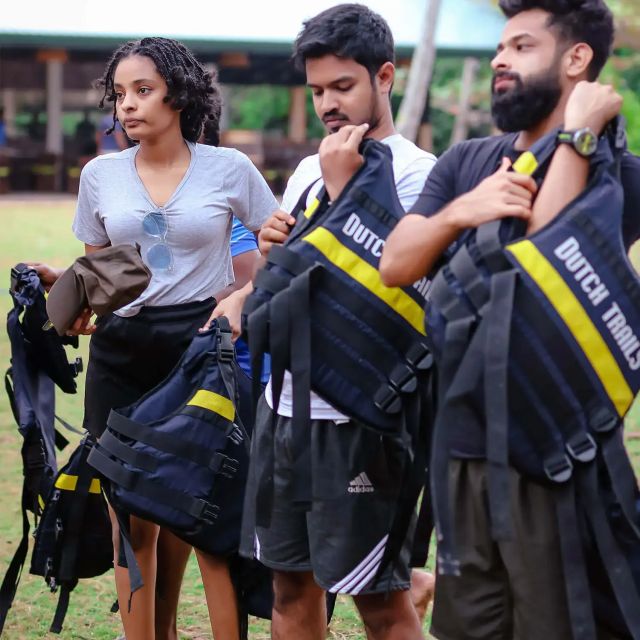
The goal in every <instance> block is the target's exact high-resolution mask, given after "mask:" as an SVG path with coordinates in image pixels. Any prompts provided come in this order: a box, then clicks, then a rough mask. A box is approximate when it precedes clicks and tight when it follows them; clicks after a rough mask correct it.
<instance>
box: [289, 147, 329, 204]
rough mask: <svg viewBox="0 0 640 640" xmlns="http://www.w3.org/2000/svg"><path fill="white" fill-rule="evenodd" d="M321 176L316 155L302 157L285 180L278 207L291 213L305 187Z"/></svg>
mask: <svg viewBox="0 0 640 640" xmlns="http://www.w3.org/2000/svg"><path fill="white" fill-rule="evenodd" d="M321 178H322V173H321V171H320V160H319V159H318V156H317V155H314V156H308V157H306V158H304V160H302V161H301V162H300V164H299V165H298V166H297V167H296V170H295V171H294V172H293V174H292V175H291V177H290V178H289V180H288V181H287V187H286V189H285V190H284V194H283V196H282V205H281V207H280V208H281V209H282V210H283V211H286V212H287V213H292V212H293V210H294V209H295V208H296V205H297V204H298V200H300V196H301V195H302V194H303V192H304V191H305V189H307V187H308V186H309V185H311V184H313V183H314V182H318V181H319V180H320V179H321ZM305 206H306V203H305Z"/></svg>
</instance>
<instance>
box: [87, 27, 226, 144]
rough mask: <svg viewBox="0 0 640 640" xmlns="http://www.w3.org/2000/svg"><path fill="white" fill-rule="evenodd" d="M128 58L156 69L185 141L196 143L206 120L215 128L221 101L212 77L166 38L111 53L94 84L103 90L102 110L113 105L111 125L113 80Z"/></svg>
mask: <svg viewBox="0 0 640 640" xmlns="http://www.w3.org/2000/svg"><path fill="white" fill-rule="evenodd" d="M130 56H146V57H147V58H150V59H151V60H152V61H153V63H154V64H155V66H156V69H157V70H158V73H159V74H160V75H161V76H162V78H163V79H164V81H165V82H166V83H167V88H168V91H167V95H166V97H165V98H164V101H165V102H169V103H170V105H171V108H173V109H175V110H176V111H178V110H181V111H180V129H181V131H182V136H183V138H185V140H188V141H189V142H196V141H197V140H198V138H199V137H200V134H201V133H202V129H203V126H204V123H205V121H206V120H209V121H215V122H212V123H211V125H210V126H212V127H213V128H214V129H216V128H217V127H219V122H220V112H221V109H222V98H221V96H220V90H219V88H218V85H217V83H216V76H215V74H213V73H209V72H208V71H206V70H205V69H204V68H203V66H202V65H201V64H200V63H199V62H198V61H197V60H196V58H195V57H194V55H193V54H192V53H191V51H189V49H187V47H185V46H184V45H183V44H182V43H180V42H178V41H176V40H171V39H170V38H156V37H154V38H142V40H135V41H131V42H127V43H126V44H123V45H122V46H121V47H119V48H118V49H116V51H114V53H113V55H112V56H111V59H110V60H109V62H108V63H107V66H106V67H105V70H104V74H103V76H102V78H100V79H98V80H97V81H96V85H97V86H98V87H99V88H102V89H104V95H103V96H102V99H101V100H100V104H99V106H100V108H103V106H104V102H105V100H107V101H108V102H113V126H112V127H111V128H110V129H107V131H106V133H107V134H110V133H112V132H113V130H114V129H115V126H116V93H115V89H114V86H113V77H114V74H115V71H116V67H117V66H118V64H119V63H120V62H121V61H122V60H123V59H124V58H129V57H130Z"/></svg>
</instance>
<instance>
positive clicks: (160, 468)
mask: <svg viewBox="0 0 640 640" xmlns="http://www.w3.org/2000/svg"><path fill="white" fill-rule="evenodd" d="M236 370H237V365H236V364H235V360H234V354H233V346H232V343H231V340H230V330H229V328H228V322H227V321H226V319H224V318H223V319H219V320H218V321H217V322H216V323H214V324H213V325H212V328H211V329H210V330H208V331H205V332H202V333H199V334H198V335H196V336H195V338H194V339H193V341H192V342H191V344H190V346H189V348H188V349H187V351H186V352H185V354H184V355H183V357H182V359H181V360H180V362H179V363H178V364H177V365H176V367H175V369H174V370H173V372H172V373H171V374H170V375H169V376H168V377H167V378H166V379H165V380H164V381H163V382H162V383H161V384H160V385H158V386H157V387H156V388H154V389H152V390H151V391H150V392H149V393H147V394H146V395H145V396H143V397H142V398H141V399H140V400H139V401H138V402H136V403H134V404H133V405H131V406H129V407H126V408H123V409H118V410H117V411H114V412H112V415H114V414H117V415H116V418H117V417H118V416H123V417H124V418H126V419H127V421H125V423H124V426H120V425H119V422H121V421H118V420H117V419H111V418H110V419H109V420H108V422H107V424H108V426H107V431H106V432H105V433H106V434H108V436H107V437H105V438H100V439H99V440H98V444H97V446H96V448H95V451H93V452H92V453H91V455H90V456H89V463H90V464H92V465H93V466H94V467H95V468H96V469H97V470H98V471H100V472H101V473H102V474H103V475H104V476H105V477H107V478H108V479H109V480H110V481H111V482H110V491H109V499H110V501H111V502H112V504H113V505H114V506H115V507H116V508H117V509H118V510H119V511H121V512H124V513H130V514H133V515H136V516H138V517H141V518H144V519H146V520H150V521H152V522H155V523H157V524H159V525H161V526H164V527H167V528H169V529H171V530H172V531H174V532H175V533H176V535H178V536H179V537H181V538H182V539H184V540H185V541H187V542H189V543H190V544H193V545H194V546H195V547H196V548H199V549H202V550H203V551H207V552H209V553H213V554H216V555H227V554H231V553H233V552H235V551H236V550H237V548H238V545H239V533H240V518H241V513H242V501H243V495H244V486H245V482H246V470H247V467H248V447H249V436H248V434H247V433H246V431H245V429H244V427H243V426H242V423H241V421H240V420H239V419H238V415H237V414H234V417H233V418H232V419H231V420H229V419H227V418H225V417H223V416H222V415H219V414H218V413H215V412H213V411H209V410H207V409H204V408H202V407H201V406H197V405H189V404H188V403H189V402H190V401H191V400H193V399H194V398H195V397H197V396H196V394H197V392H198V391H203V390H204V391H205V392H209V393H214V394H217V395H218V396H222V397H224V398H226V399H227V401H230V402H231V403H233V406H234V407H237V406H238V387H237V383H236V375H240V373H236ZM243 388H244V389H245V390H246V388H247V381H246V380H245V381H243ZM234 411H235V410H234ZM129 421H130V422H131V425H132V428H133V427H134V426H135V427H136V429H137V430H131V429H127V428H125V426H126V424H127V423H128V422H129ZM136 433H138V434H139V436H140V437H139V438H137V439H136V438H134V437H132V436H133V435H135V434H136ZM147 433H148V436H147V435H145V434H147ZM113 439H116V440H118V441H119V442H120V445H121V446H126V447H128V448H129V449H130V450H131V452H132V457H131V456H128V460H130V461H127V460H125V459H123V458H122V457H119V456H118V453H119V448H118V447H113V446H112V445H110V444H109V443H110V441H112V440H113ZM172 443H173V444H175V446H172ZM154 445H155V446H154ZM190 452H191V453H190ZM136 455H137V456H139V458H136V457H135V456H136ZM137 459H139V460H141V461H143V462H142V463H141V465H140V466H138V467H137V466H136V465H135V461H136V460H137ZM150 459H153V461H154V465H151V466H150V465H149V464H148V461H149V460H150ZM131 461H133V462H131Z"/></svg>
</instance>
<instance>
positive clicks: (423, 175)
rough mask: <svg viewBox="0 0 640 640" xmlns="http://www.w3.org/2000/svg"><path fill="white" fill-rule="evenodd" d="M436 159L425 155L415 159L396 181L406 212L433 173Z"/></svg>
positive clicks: (399, 196)
mask: <svg viewBox="0 0 640 640" xmlns="http://www.w3.org/2000/svg"><path fill="white" fill-rule="evenodd" d="M435 163H436V161H435V158H434V157H433V156H424V157H422V158H417V159H416V160H414V161H413V162H412V163H411V164H410V165H409V166H408V167H407V168H406V169H405V171H404V172H403V174H402V175H401V176H400V177H399V179H398V180H397V182H396V189H397V191H398V198H399V199H400V204H401V205H402V208H403V209H404V210H405V212H409V211H411V208H412V207H413V205H414V204H415V203H416V200H417V199H418V196H419V195H420V194H421V193H422V190H423V188H424V183H425V182H426V181H427V178H428V177H429V173H431V169H433V166H434V165H435Z"/></svg>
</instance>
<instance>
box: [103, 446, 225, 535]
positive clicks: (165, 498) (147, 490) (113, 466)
mask: <svg viewBox="0 0 640 640" xmlns="http://www.w3.org/2000/svg"><path fill="white" fill-rule="evenodd" d="M90 460H91V465H92V466H93V467H94V468H95V469H97V470H98V471H99V472H100V473H102V474H103V475H104V476H105V477H106V478H108V479H109V480H111V481H112V482H113V483H115V484H117V485H120V486H121V487H123V488H124V489H127V490H128V491H132V492H136V493H139V494H140V495H142V496H145V497H147V498H149V499H150V500H158V501H159V502H162V503H163V504H166V505H167V506H169V507H171V508H172V509H176V511H181V512H183V513H186V514H188V515H190V516H192V517H193V518H197V519H199V520H204V521H205V522H209V523H212V522H214V521H215V519H216V518H217V517H218V512H219V511H220V508H219V507H218V505H215V504H211V503H209V502H207V501H206V500H202V499H200V498H194V497H192V496H190V495H188V494H186V493H183V492H181V491H175V490H174V489H171V488H169V487H166V486H164V485H162V484H160V483H159V482H156V481H153V480H149V479H146V478H144V477H143V476H142V475H141V474H139V473H136V472H135V471H129V470H127V469H125V468H124V467H123V466H122V465H121V464H119V463H118V462H116V461H114V460H112V459H111V458H110V457H109V456H108V455H106V454H105V453H103V452H102V449H101V447H100V445H99V444H98V445H96V446H95V447H94V448H93V451H92V452H91V458H90Z"/></svg>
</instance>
